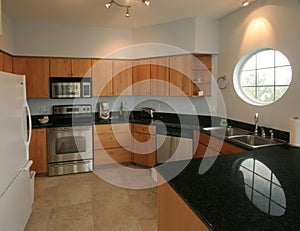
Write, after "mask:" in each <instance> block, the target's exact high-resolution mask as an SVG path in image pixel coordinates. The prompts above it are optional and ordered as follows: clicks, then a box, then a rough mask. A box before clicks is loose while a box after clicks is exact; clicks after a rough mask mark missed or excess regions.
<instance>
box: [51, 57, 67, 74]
mask: <svg viewBox="0 0 300 231" xmlns="http://www.w3.org/2000/svg"><path fill="white" fill-rule="evenodd" d="M50 76H51V77H71V76H72V68H71V59H65V58H51V59H50Z"/></svg>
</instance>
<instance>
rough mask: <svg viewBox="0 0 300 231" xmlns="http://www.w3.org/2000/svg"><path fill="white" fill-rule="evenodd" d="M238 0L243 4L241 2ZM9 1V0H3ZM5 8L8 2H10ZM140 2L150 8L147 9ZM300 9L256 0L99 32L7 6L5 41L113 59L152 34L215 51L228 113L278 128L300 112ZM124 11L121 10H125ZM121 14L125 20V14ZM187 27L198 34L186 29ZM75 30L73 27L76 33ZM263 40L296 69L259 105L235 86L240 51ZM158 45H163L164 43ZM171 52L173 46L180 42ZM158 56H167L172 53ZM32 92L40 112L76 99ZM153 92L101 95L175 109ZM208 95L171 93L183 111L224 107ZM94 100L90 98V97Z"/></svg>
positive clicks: (9, 47) (18, 48) (37, 51)
mask: <svg viewBox="0 0 300 231" xmlns="http://www.w3.org/2000/svg"><path fill="white" fill-rule="evenodd" d="M232 2H234V1H232ZM236 2H238V3H237V4H239V5H241V2H239V1H236ZM2 4H4V1H3V0H2ZM103 4H104V3H103ZM3 9H4V10H5V7H4V6H3ZM109 10H113V9H109ZM141 10H145V11H146V9H141ZM298 12H299V2H298V1H287V2H286V1H285V2H284V3H283V2H282V1H256V2H254V3H253V4H251V5H250V6H249V7H247V8H240V9H238V10H237V11H235V12H233V13H231V14H228V15H226V16H225V15H224V17H220V18H219V20H209V19H205V18H204V19H203V18H202V17H201V16H198V17H197V16H195V17H190V18H185V19H181V20H176V21H172V22H169V23H164V24H157V25H153V26H148V27H139V28H136V29H134V30H132V29H126V28H125V29H113V28H107V27H105V28H104V27H101V29H100V32H98V31H97V30H96V29H97V28H95V27H83V26H75V25H68V26H67V25H61V24H55V23H54V24H53V23H42V22H29V21H26V20H24V21H23V20H16V21H13V20H12V19H10V18H9V16H7V15H5V11H4V14H3V15H4V17H3V30H2V37H1V40H0V45H1V49H2V50H3V51H6V52H7V53H9V54H11V55H14V56H35V57H50V58H53V57H54V58H55V57H68V58H90V59H97V58H99V57H103V58H105V57H108V59H109V58H114V55H115V56H116V57H117V58H118V57H119V58H120V57H124V56H125V57H126V53H125V55H124V52H123V53H122V49H121V50H119V52H118V49H120V48H122V47H127V46H130V45H132V44H139V43H149V42H150V43H153V42H155V43H164V44H170V45H173V46H177V47H180V48H182V49H184V50H187V51H189V52H191V53H199V54H201V53H202V54H207V53H208V54H212V72H213V75H214V76H215V78H216V79H217V78H218V77H220V76H223V75H225V76H226V77H227V78H228V84H229V85H228V88H226V89H225V90H223V91H222V96H223V98H224V103H225V106H226V113H227V117H228V119H232V120H236V121H242V122H245V123H248V124H251V125H252V124H253V123H254V120H253V118H254V115H255V113H256V112H258V113H259V115H260V118H259V123H260V125H261V126H264V127H267V128H273V129H274V130H276V131H277V130H278V131H284V132H288V131H289V119H290V118H292V117H295V116H297V115H298V114H299V110H298V107H297V89H298V87H297V85H298V82H297V81H298V80H297V76H298V75H299V70H298V69H297V67H298V66H299V65H297V64H298V62H299V61H297V60H299V57H298V56H299V48H298V47H299V46H298V44H297V43H296V42H297V41H296V40H297V38H298V37H299V36H297V35H299V31H298V29H297V28H293V27H292V26H291V25H294V24H295V23H294V22H295V21H297V20H295V19H297V18H299V14H297V13H298ZM106 13H107V14H110V13H108V12H106ZM121 13H122V12H121ZM121 13H120V12H118V14H121ZM118 17H120V16H118ZM257 18H265V20H261V21H260V24H258V25H257V24H252V23H253V22H254V21H255V19H257ZM122 20H124V19H123V15H122ZM107 23H108V22H107ZM174 28H176V29H174ZM178 28H179V29H180V30H178ZM98 30H99V29H98ZM187 34H190V35H191V36H186V35H187ZM70 35H72V39H71V40H70ZM83 35H84V36H83ZM104 35H105V36H104ZM203 35H205V36H203ZM112 38H113V39H112ZM79 44H84V46H83V47H84V49H82V46H81V45H80V46H78V45H79ZM257 48H274V49H276V50H279V51H281V52H283V53H284V54H285V55H286V56H287V57H288V60H289V61H290V63H291V66H292V70H293V79H292V84H291V85H290V88H289V89H288V91H287V92H286V94H285V95H284V96H283V97H282V98H280V100H278V101H277V102H275V103H273V104H270V105H267V106H263V107H258V106H253V105H250V104H247V103H245V102H244V101H243V100H241V99H240V98H239V97H238V95H237V94H236V93H235V91H234V86H233V78H232V75H233V70H234V68H235V65H236V63H237V62H238V61H239V59H240V58H241V57H242V56H244V55H245V54H246V53H248V52H249V51H251V50H254V49H257ZM116 50H117V52H115V53H114V54H111V55H110V56H109V55H107V54H109V53H111V52H112V51H116ZM152 50H153V48H151V49H144V52H145V54H143V56H144V57H147V58H148V57H153V56H154V55H151V52H152ZM157 50H158V51H161V50H162V49H157ZM123 51H124V49H123ZM167 51H168V50H167ZM175 51H177V50H175ZM125 52H126V49H125ZM148 53H149V55H148ZM169 53H171V54H174V50H172V51H171V52H168V54H169ZM122 55H123V56H122ZM139 56H142V55H139V53H138V52H137V57H139ZM157 56H166V54H164V55H163V54H162V55H157ZM20 58H21V57H20ZM44 65H45V66H46V69H47V67H49V64H44ZM150 65H151V63H150ZM150 68H151V67H150ZM42 82H43V84H40V85H39V86H40V89H41V92H42V93H44V92H46V91H49V89H50V87H49V86H46V85H47V84H50V83H48V81H42ZM93 87H94V86H93ZM42 88H43V89H42ZM92 92H94V91H92ZM29 98H30V99H28V103H29V105H30V107H31V108H30V109H31V111H32V113H33V115H37V116H39V115H49V114H51V113H52V106H53V105H58V104H60V105H64V104H71V103H72V100H68V99H66V100H64V101H63V102H62V103H60V101H58V99H49V97H48V96H47V97H32V98H31V97H29ZM148 98H149V97H147V96H138V97H135V98H133V97H131V96H122V98H121V99H119V98H118V97H117V98H116V97H113V96H112V97H108V96H104V97H100V101H107V102H109V104H110V106H111V110H112V111H118V110H119V107H120V103H121V101H122V102H124V103H127V105H126V106H127V108H128V109H133V108H134V107H135V105H138V106H139V108H140V107H154V108H155V109H156V111H157V112H162V113H163V112H166V113H168V112H172V110H171V109H170V108H169V107H168V106H167V105H165V104H164V103H163V102H164V101H166V99H164V98H163V97H151V100H148ZM205 98H206V99H204V97H203V98H201V97H198V98H196V97H193V98H191V99H190V101H191V102H192V103H193V105H194V106H195V109H194V108H192V107H191V104H186V103H185V101H184V100H183V99H181V98H178V97H174V98H173V97H169V98H168V99H167V102H168V103H169V102H170V104H171V105H175V106H174V107H175V108H176V110H178V111H179V114H194V113H195V112H196V113H197V114H198V115H204V116H205V115H211V114H212V115H219V114H220V112H219V111H218V110H219V108H218V107H217V106H213V105H214V103H215V102H214V100H215V99H212V98H213V96H212V97H205ZM91 100H93V98H92V99H91ZM91 100H86V101H84V102H85V103H86V102H87V103H90V102H91ZM210 100H211V104H212V107H210V106H209V105H207V104H209V103H207V101H210ZM218 100H219V99H217V101H218ZM97 102H98V101H97ZM218 103H219V101H218ZM91 104H92V105H94V108H93V109H92V111H93V112H97V110H99V109H98V108H97V107H98V106H96V105H98V104H96V103H95V104H93V103H91ZM220 104H221V103H220ZM218 106H219V105H218ZM210 109H211V110H210ZM194 110H195V112H194ZM171 120H172V119H171ZM38 130H39V129H38ZM39 131H40V130H39ZM38 136H39V137H41V136H46V134H43V133H42V134H38ZM275 137H276V134H275ZM42 148H43V147H41V148H40V149H42Z"/></svg>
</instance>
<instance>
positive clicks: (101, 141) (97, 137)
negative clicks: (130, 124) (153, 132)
mask: <svg viewBox="0 0 300 231" xmlns="http://www.w3.org/2000/svg"><path fill="white" fill-rule="evenodd" d="M130 143H131V136H130V133H129V132H116V133H107V134H104V133H96V134H94V149H95V150H97V149H104V148H118V147H129V146H130Z"/></svg>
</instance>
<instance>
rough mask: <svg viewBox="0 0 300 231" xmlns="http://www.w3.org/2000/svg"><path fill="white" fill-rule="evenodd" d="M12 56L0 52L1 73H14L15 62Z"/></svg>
mask: <svg viewBox="0 0 300 231" xmlns="http://www.w3.org/2000/svg"><path fill="white" fill-rule="evenodd" d="M12 60H13V59H12V56H11V55H9V54H6V53H4V52H2V51H0V71H4V72H8V73H12V71H13V61H12Z"/></svg>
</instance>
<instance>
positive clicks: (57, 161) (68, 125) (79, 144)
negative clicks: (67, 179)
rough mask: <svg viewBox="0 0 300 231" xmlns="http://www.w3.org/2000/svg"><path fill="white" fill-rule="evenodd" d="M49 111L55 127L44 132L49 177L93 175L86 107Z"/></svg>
mask: <svg viewBox="0 0 300 231" xmlns="http://www.w3.org/2000/svg"><path fill="white" fill-rule="evenodd" d="M53 111H54V121H53V123H54V126H55V127H53V128H48V129H47V153H48V171H49V175H50V176H54V175H64V174H70V173H78V172H89V171H93V126H92V119H91V116H90V114H91V113H88V111H90V105H76V106H72V105H68V106H55V107H54V109H53ZM55 121H57V122H55Z"/></svg>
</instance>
